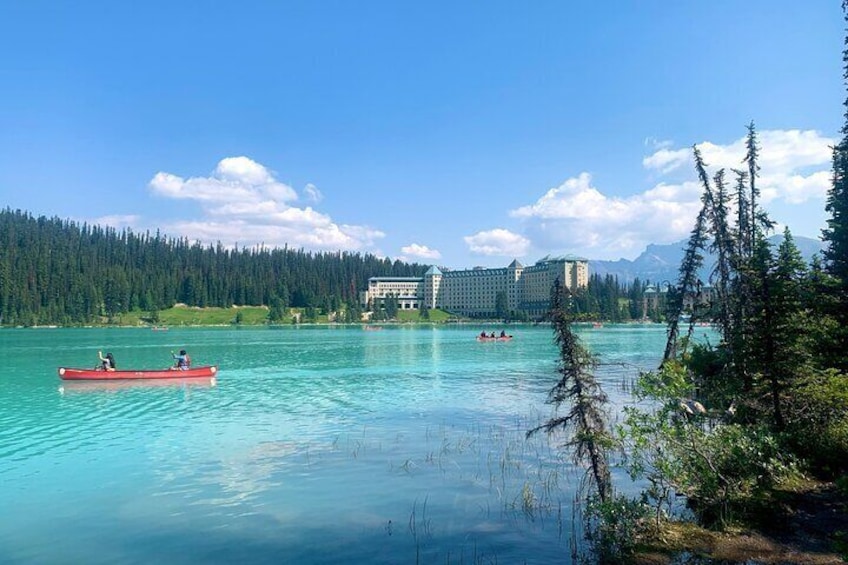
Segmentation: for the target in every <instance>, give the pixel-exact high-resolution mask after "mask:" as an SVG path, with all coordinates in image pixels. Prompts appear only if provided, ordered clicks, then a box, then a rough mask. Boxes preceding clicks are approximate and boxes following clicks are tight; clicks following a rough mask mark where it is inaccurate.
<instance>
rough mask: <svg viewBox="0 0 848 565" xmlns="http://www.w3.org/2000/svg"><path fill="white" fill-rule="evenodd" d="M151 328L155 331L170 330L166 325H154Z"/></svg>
mask: <svg viewBox="0 0 848 565" xmlns="http://www.w3.org/2000/svg"><path fill="white" fill-rule="evenodd" d="M150 329H151V330H153V331H154V332H166V331H168V328H167V327H165V326H153V327H152V328H150Z"/></svg>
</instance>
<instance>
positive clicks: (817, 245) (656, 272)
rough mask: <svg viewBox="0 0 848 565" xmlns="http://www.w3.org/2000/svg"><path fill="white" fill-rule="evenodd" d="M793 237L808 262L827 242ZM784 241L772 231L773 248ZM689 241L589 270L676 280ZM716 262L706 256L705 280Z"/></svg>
mask: <svg viewBox="0 0 848 565" xmlns="http://www.w3.org/2000/svg"><path fill="white" fill-rule="evenodd" d="M792 239H794V240H795V245H796V246H797V247H798V251H800V252H801V255H802V256H803V257H804V260H805V261H807V262H808V263H809V262H810V261H811V260H812V258H813V255H815V254H816V253H819V252H821V251H822V249H824V243H823V242H822V241H821V240H819V239H813V238H810V237H800V236H793V237H792ZM781 241H783V235H773V236H771V237H770V238H769V243H770V244H771V245H772V247H774V248H777V246H778V245H780V242H781ZM686 243H687V240H685V239H684V240H681V241H678V242H676V243H669V244H667V245H659V244H656V243H652V244H650V245H648V247H646V248H645V251H643V252H642V253H641V254H640V255H639V256H638V257H636V259H633V260H632V261H631V260H629V259H619V260H617V261H600V260H598V261H595V260H590V261H589V272H590V273H592V274H598V275H601V276H602V277H603V276H606V275H613V276H615V277H618V280H619V281H620V282H632V281H633V279H635V278H637V277H638V278H639V279H640V280H642V281H645V280H649V281H652V282H655V283H658V282H662V281H664V280H667V281H671V282H675V281H676V280H677V275H678V269H679V268H680V262H681V261H682V260H683V252H684V250H685V249H686ZM714 264H715V258H714V257H712V256H709V255H708V256H706V257H705V259H704V265H705V267H704V268H702V269H701V273H700V278H701V280H703V281H706V280H707V279H708V278H709V273H710V271H711V270H712V267H713V265H714Z"/></svg>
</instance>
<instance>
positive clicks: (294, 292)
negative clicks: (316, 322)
mask: <svg viewBox="0 0 848 565" xmlns="http://www.w3.org/2000/svg"><path fill="white" fill-rule="evenodd" d="M425 270H426V266H424V265H418V264H408V263H403V262H401V261H392V260H390V259H380V258H378V257H376V256H374V255H371V254H365V255H362V254H359V253H346V252H332V253H330V252H327V253H316V252H309V251H304V250H302V249H298V250H294V249H288V248H282V249H261V248H260V249H255V248H251V249H247V248H245V249H227V248H224V247H223V246H221V245H220V244H219V245H216V246H203V245H201V244H200V243H192V242H189V241H188V240H185V239H171V238H167V237H164V236H162V235H160V234H159V233H156V234H150V233H144V234H135V233H133V232H132V231H130V230H123V231H118V230H115V229H114V228H109V227H100V226H91V225H87V224H82V225H80V224H77V223H75V222H72V221H67V220H61V219H58V218H46V217H38V218H36V217H33V216H32V215H30V214H28V213H26V212H22V211H19V210H17V211H12V210H10V209H5V210H2V211H0V325H3V326H35V325H52V324H56V325H81V324H91V323H102V322H104V321H106V322H108V321H111V320H114V319H115V318H116V317H117V316H119V315H120V314H122V313H126V312H129V311H135V310H141V311H145V312H151V313H154V315H153V317H154V318H155V312H157V311H158V310H162V309H165V308H170V307H172V306H174V305H175V304H178V303H182V304H185V305H188V306H198V307H209V306H217V307H229V306H233V305H239V306H260V305H264V306H268V307H269V321H275V320H274V318H275V314H276V316H277V317H278V319H282V316H283V314H282V312H283V310H284V309H285V308H288V307H299V308H315V309H322V310H324V311H338V310H342V309H344V308H346V307H351V309H352V310H357V311H358V307H357V306H356V305H357V302H358V293H359V291H361V290H363V289H365V287H366V285H367V281H368V278H370V277H374V276H421V275H422V274H423V273H424V271H425Z"/></svg>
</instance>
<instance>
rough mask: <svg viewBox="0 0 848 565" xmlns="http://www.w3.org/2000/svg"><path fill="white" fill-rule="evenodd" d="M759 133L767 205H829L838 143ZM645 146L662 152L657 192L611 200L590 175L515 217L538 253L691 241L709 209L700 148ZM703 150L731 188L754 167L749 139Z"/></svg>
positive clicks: (612, 254)
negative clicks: (704, 206)
mask: <svg viewBox="0 0 848 565" xmlns="http://www.w3.org/2000/svg"><path fill="white" fill-rule="evenodd" d="M757 135H758V140H759V147H760V151H759V159H758V162H759V165H760V177H759V178H758V186H759V188H760V191H761V202H762V203H764V204H768V203H769V202H775V201H776V202H781V203H786V204H789V205H798V204H802V203H804V202H806V201H811V200H822V199H824V197H825V196H826V193H827V190H828V188H829V186H830V161H831V149H830V147H831V146H832V145H833V144H835V140H834V139H832V138H828V137H824V136H822V135H821V134H819V133H818V132H815V131H812V130H806V131H802V130H768V131H762V132H758V134H757ZM645 144H646V146H650V147H652V148H653V149H655V150H654V152H653V153H652V154H651V155H649V156H647V157H645V158H644V159H643V161H642V164H643V165H644V167H645V168H646V169H648V170H649V171H652V172H654V173H655V174H656V175H658V177H659V179H658V180H659V182H658V183H657V184H656V185H655V186H653V187H652V188H650V189H648V190H645V191H643V192H641V193H637V194H633V195H630V196H611V195H610V193H609V191H605V190H601V189H600V188H598V187H596V186H594V185H593V183H592V176H591V175H590V174H589V173H586V172H584V173H581V174H580V175H578V176H577V177H574V178H570V179H568V180H566V181H565V182H564V183H562V184H561V185H560V186H557V187H554V188H551V189H549V190H548V191H547V192H545V193H544V194H543V195H541V196H540V197H539V198H538V199H537V200H536V201H535V202H533V203H531V204H527V205H525V206H521V207H518V208H516V209H514V210H512V211H511V212H510V215H511V216H512V217H514V218H517V219H519V220H521V221H522V224H523V225H522V227H523V232H522V233H523V234H524V235H525V236H526V237H528V238H529V239H530V240H532V244H533V247H534V248H537V249H539V250H542V252H545V250H550V251H551V252H554V253H559V252H563V251H564V252H571V253H577V254H580V255H585V256H588V257H591V258H593V259H615V258H618V257H622V256H634V255H635V254H636V253H638V252H640V251H642V250H643V249H644V248H645V246H646V245H647V244H649V243H668V242H671V241H677V240H680V239H683V238H685V237H688V235H689V233H690V231H691V229H692V226H693V224H694V220H695V216H696V214H697V213H698V210H699V209H700V206H701V203H700V195H701V186H700V184H699V182H698V181H697V177H696V174H695V170H694V164H693V159H692V150H691V148H682V149H675V148H674V147H673V146H672V145H670V144H669V143H667V142H656V141H654V140H646V143H645ZM698 148H699V149H700V151H701V154H702V156H703V158H704V161H705V163H706V164H707V165H708V169H709V170H708V172H709V173H710V174H714V173H715V172H716V171H717V170H718V169H719V168H725V169H726V178H727V183H728V187H732V186H733V184H734V182H735V175H734V174H733V172H732V171H731V169H732V168H736V169H745V168H747V167H746V165H745V164H744V163H743V162H742V159H743V158H744V156H745V138H744V136H743V137H740V138H739V139H737V140H735V141H733V142H732V143H729V144H725V145H720V144H716V143H712V142H709V141H704V142H702V143H699V144H698ZM672 173H673V174H674V177H675V178H674V179H673V180H672V179H671V178H670V177H671V174H672ZM774 219H775V220H778V221H780V220H781V218H774ZM785 220H786V219H785V218H784V219H783V221H784V222H785Z"/></svg>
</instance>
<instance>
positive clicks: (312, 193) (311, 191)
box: [303, 183, 324, 203]
mask: <svg viewBox="0 0 848 565" xmlns="http://www.w3.org/2000/svg"><path fill="white" fill-rule="evenodd" d="M303 195H304V196H306V199H307V200H309V201H310V202H315V203H318V202H321V201H322V200H324V195H323V194H321V191H320V190H318V187H317V186H315V185H314V184H312V183H309V184H307V185H306V186H305V187H303Z"/></svg>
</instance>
